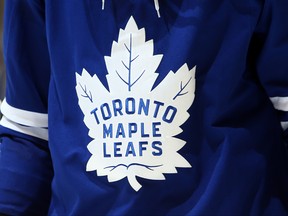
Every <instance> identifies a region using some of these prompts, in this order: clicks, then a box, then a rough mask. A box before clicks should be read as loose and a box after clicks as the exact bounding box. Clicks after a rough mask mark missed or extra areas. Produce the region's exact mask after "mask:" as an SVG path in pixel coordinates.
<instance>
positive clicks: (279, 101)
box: [270, 97, 288, 112]
mask: <svg viewBox="0 0 288 216" xmlns="http://www.w3.org/2000/svg"><path fill="white" fill-rule="evenodd" d="M270 100H271V102H272V103H273V105H274V107H275V109H277V110H281V111H286V112H288V97H270Z"/></svg>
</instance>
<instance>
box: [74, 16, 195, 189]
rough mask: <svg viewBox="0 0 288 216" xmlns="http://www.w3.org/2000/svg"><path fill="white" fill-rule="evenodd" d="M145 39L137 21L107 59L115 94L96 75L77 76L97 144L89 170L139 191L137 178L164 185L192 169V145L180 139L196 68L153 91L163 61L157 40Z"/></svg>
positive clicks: (122, 34)
mask: <svg viewBox="0 0 288 216" xmlns="http://www.w3.org/2000/svg"><path fill="white" fill-rule="evenodd" d="M145 36H146V35H145V29H144V28H142V29H138V27H137V24H136V22H135V20H134V19H133V17H131V18H130V19H129V21H128V23H127V25H126V27H125V29H120V32H119V38H118V41H117V42H116V41H114V42H113V44H112V50H111V56H105V62H106V67H107V70H108V75H107V81H108V85H109V90H107V89H106V88H105V87H104V86H103V84H102V83H101V81H100V80H99V79H98V77H97V75H96V74H95V75H93V76H91V75H90V74H89V73H88V72H87V71H86V70H85V69H83V71H82V73H81V74H78V73H76V92H77V96H78V99H79V106H80V108H81V110H82V112H83V114H84V123H85V124H86V126H87V127H88V128H89V136H90V137H91V138H92V141H91V142H90V143H89V144H88V150H89V151H90V153H91V154H92V155H91V157H90V159H89V161H88V163H87V167H86V170H87V171H96V173H97V175H98V176H107V178H108V181H109V182H114V181H119V180H121V179H123V178H126V177H127V179H128V181H129V183H130V185H131V187H132V188H133V189H134V190H135V191H138V190H139V189H140V188H141V187H142V185H141V184H140V183H139V181H138V180H137V177H141V178H145V179H150V180H164V179H165V176H164V174H165V173H177V170H176V168H180V167H181V168H190V167H191V165H190V164H189V163H188V161H187V160H186V159H185V158H184V157H183V156H182V155H180V154H179V153H178V151H179V150H180V149H181V148H182V147H183V146H184V145H185V144H186V142H185V141H184V140H181V139H179V138H176V137H175V136H176V135H178V134H180V133H181V132H182V129H181V128H180V126H181V125H182V124H183V123H184V122H185V121H186V120H187V119H188V118H189V113H188V112H187V110H188V109H189V107H190V106H191V105H192V103H193V100H194V91H195V67H194V68H193V69H191V70H189V68H188V66H187V64H184V65H183V66H182V67H181V68H180V69H179V70H178V71H177V72H176V73H174V72H173V71H170V72H169V73H168V75H167V76H166V77H165V79H164V80H163V81H162V82H161V83H160V84H159V85H158V86H156V87H155V88H154V89H153V90H152V87H153V84H154V82H155V81H156V78H157V76H158V74H157V73H156V69H157V68H158V66H159V64H160V62H161V60H162V57H163V55H154V54H153V51H154V50H153V49H154V46H153V40H149V41H146V38H145Z"/></svg>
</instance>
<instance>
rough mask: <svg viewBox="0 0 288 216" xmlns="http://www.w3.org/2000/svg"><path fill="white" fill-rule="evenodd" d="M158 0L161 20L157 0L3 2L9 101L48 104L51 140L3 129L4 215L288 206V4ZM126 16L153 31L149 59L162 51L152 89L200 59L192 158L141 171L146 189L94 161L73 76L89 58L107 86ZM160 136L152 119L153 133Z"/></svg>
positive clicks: (245, 211)
mask: <svg viewBox="0 0 288 216" xmlns="http://www.w3.org/2000/svg"><path fill="white" fill-rule="evenodd" d="M159 3H160V14H161V17H160V18H158V17H157V13H156V11H155V8H154V2H153V1H152V0H151V1H150V0H149V1H147V0H137V1H136V0H135V1H127V0H109V1H108V0H106V1H105V9H104V10H101V6H102V5H101V4H102V1H100V0H99V1H98V0H97V1H96V0H95V1H90V0H73V1H65V0H45V1H44V0H27V1H21V0H9V1H6V2H5V4H6V16H5V35H4V36H5V38H4V54H5V62H6V65H7V78H8V80H7V95H6V98H7V102H8V104H9V105H10V106H12V107H15V108H17V109H21V110H27V111H31V112H35V113H48V116H49V142H44V141H42V140H41V141H40V140H39V139H37V138H35V137H31V136H27V135H23V134H21V133H18V132H15V131H11V130H9V129H7V128H4V127H1V128H0V134H1V137H2V138H1V143H2V144H1V145H0V146H1V147H0V149H1V154H0V176H1V178H0V212H3V213H6V214H12V215H13V214H27V215H31V214H43V212H45V213H46V214H47V213H48V214H49V215H87V216H88V215H287V214H288V156H287V147H286V145H285V140H287V131H283V130H282V128H281V125H280V121H287V112H286V111H283V110H282V111H277V110H275V109H274V107H273V104H272V103H271V101H270V100H269V97H287V96H288V76H287V73H288V63H287V60H288V28H287V26H288V19H287V11H288V2H287V1H285V0H277V1H272V0H266V1H258V0H242V1H238V0H224V1H218V0H214V1H207V0H201V1H197V0H195V1H194V0H193V1H191V0H181V1H179V0H169V1H159ZM131 16H132V17H133V18H134V20H135V22H136V23H137V26H138V28H139V29H141V28H144V29H145V36H146V40H145V41H149V40H153V53H154V55H160V54H163V57H162V59H161V63H160V64H159V66H158V68H157V70H156V72H157V74H158V77H157V79H156V82H155V83H154V84H153V89H155V88H157V86H159V85H161V83H163V82H164V80H165V79H166V77H167V76H168V73H169V72H170V71H173V72H174V73H176V71H177V70H178V69H179V68H180V67H181V66H182V65H183V64H184V63H187V65H188V68H189V69H191V68H192V67H194V66H196V73H195V76H196V89H195V99H194V101H193V104H192V106H191V107H190V108H189V109H188V113H189V118H188V119H187V121H185V122H183V124H182V125H181V129H182V130H183V131H182V132H181V133H179V134H177V138H179V139H181V140H184V141H185V142H186V144H185V145H184V146H183V147H182V148H181V149H179V151H178V152H179V154H180V155H181V156H182V157H183V158H185V160H186V161H187V162H188V163H189V164H191V165H192V167H191V168H177V173H164V176H165V179H162V180H159V179H158V180H152V179H148V178H144V177H137V181H138V182H139V183H140V184H141V185H142V188H141V189H140V190H139V191H135V190H133V188H132V187H131V184H130V182H129V181H128V180H127V178H126V177H125V178H123V179H121V180H118V181H114V182H112V181H108V179H107V176H106V175H101V173H100V171H93V172H91V171H86V168H87V167H86V166H87V162H88V161H89V159H90V157H91V152H90V151H89V150H88V149H87V145H88V144H89V142H91V141H93V137H92V135H91V133H93V131H92V132H91V131H90V132H89V128H88V127H87V126H86V125H85V124H86V122H85V123H84V121H83V118H84V115H83V112H82V111H81V109H80V108H79V105H78V103H79V98H78V97H77V94H76V91H75V87H76V85H79V83H77V82H76V81H75V72H77V73H78V74H81V72H82V70H83V68H85V69H86V70H87V71H88V73H89V74H90V76H93V75H95V74H96V75H97V77H98V78H99V80H100V82H101V83H102V84H103V86H104V87H105V88H106V89H107V91H108V92H109V90H110V92H109V93H111V94H112V90H111V89H112V87H111V83H110V85H109V82H108V78H107V77H108V76H106V75H108V74H109V73H111V71H108V68H107V65H106V62H105V58H104V56H111V47H112V43H113V41H116V42H117V41H118V37H119V31H120V32H121V30H120V29H122V30H123V29H125V26H126V24H127V22H128V21H129V20H130V18H131ZM126 48H127V50H128V47H126ZM151 64H152V63H151ZM177 73H178V72H177ZM177 73H176V74H177ZM82 76H83V74H82ZM87 85H88V84H87ZM153 89H152V90H153ZM82 90H83V92H85V93H86V95H84V96H86V97H87V98H88V99H90V100H91V101H92V96H89V92H88V91H87V89H85V86H82ZM100 90H101V89H99V92H100ZM168 90H169V89H167V92H168ZM123 91H124V90H123ZM167 92H166V91H163V92H161V94H162V95H165V94H166V93H167ZM94 93H95V92H94ZM114 93H115V92H114ZM99 94H100V93H99ZM167 94H168V93H167ZM96 95H97V92H96ZM84 96H83V97H84ZM94 96H95V95H94ZM97 96H100V95H97ZM116 99H117V98H116ZM114 102H115V101H114ZM123 104H124V103H123ZM103 106H104V105H103ZM103 106H102V108H103ZM123 106H124V105H123ZM161 107H162V106H160V108H161ZM118 108H119V107H118ZM119 109H120V108H119ZM179 109H180V108H179ZM114 111H115V110H114ZM130 111H131V110H130ZM132 111H133V110H132ZM132 111H131V112H132ZM134 111H135V110H134ZM115 113H116V111H115ZM119 113H120V112H119ZM119 113H118V114H119ZM92 114H93V112H92V111H91V115H92ZM135 121H136V120H135ZM118 123H119V122H117V124H118ZM120 123H121V122H120ZM132 123H135V122H132ZM95 124H96V123H95ZM115 124H116V123H115ZM139 125H140V123H139ZM144 129H145V128H144ZM144 129H143V130H144ZM118 132H119V131H118ZM129 132H130V133H132V132H131V131H129ZM158 132H159V131H157V127H156V126H155V128H154V131H153V133H154V135H155V137H157V134H158ZM107 133H108V132H107ZM119 133H120V132H119ZM141 133H142V135H143V136H142V138H144V134H145V133H144V132H143V131H142V132H141ZM118 135H119V134H118ZM133 141H135V142H138V141H139V140H133ZM117 145H118V144H117V143H116V144H115V145H114V151H115V152H114V155H115V157H116V158H117V156H118V155H119V154H120V153H119V151H118V150H117V148H118V146H119V145H118V146H117ZM163 145H164V144H163ZM154 147H155V146H154ZM156 147H158V149H157V148H155V149H154V150H155V152H156V153H157V151H156V150H159V148H161V147H159V146H156ZM119 148H120V147H119ZM130 150H131V149H130ZM142 150H143V151H144V150H145V147H143V148H142ZM117 151H118V152H117ZM131 152H132V153H135V154H136V151H135V152H133V151H132V150H131V151H130V154H132V153H131ZM110 153H111V152H110ZM117 153H118V155H117ZM144 153H145V152H144ZM144 153H143V154H144ZM158 153H159V152H158ZM103 154H104V155H105V153H103ZM111 154H113V152H112V153H111ZM50 155H51V157H50ZM106 155H108V153H107V152H106ZM122 156H123V155H122ZM154 156H155V155H154ZM107 157H108V156H107ZM169 160H171V161H172V162H173V161H176V160H177V159H176V158H173V157H171V158H169ZM131 163H132V162H131ZM127 170H128V168H127ZM139 175H140V174H139ZM2 176H4V177H2ZM50 187H51V188H52V191H50ZM27 197H28V199H27ZM48 206H49V212H48Z"/></svg>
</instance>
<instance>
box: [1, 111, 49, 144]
mask: <svg viewBox="0 0 288 216" xmlns="http://www.w3.org/2000/svg"><path fill="white" fill-rule="evenodd" d="M0 125H2V126H4V127H6V128H9V129H11V130H14V131H17V132H20V133H23V134H26V135H30V136H34V137H37V138H40V139H43V140H46V141H48V129H47V128H39V127H27V126H23V125H19V124H17V123H15V122H13V121H11V120H9V119H8V118H6V117H5V116H3V117H2V119H1V121H0Z"/></svg>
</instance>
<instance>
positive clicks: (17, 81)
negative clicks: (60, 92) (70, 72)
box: [0, 0, 53, 215]
mask: <svg viewBox="0 0 288 216" xmlns="http://www.w3.org/2000/svg"><path fill="white" fill-rule="evenodd" d="M47 47H48V46H47V40H46V32H45V1H44V0H25V1H22V0H9V1H5V15H4V50H3V52H4V60H5V64H6V72H7V79H6V80H7V81H6V98H5V100H4V101H3V103H2V104H1V112H2V114H3V117H2V119H1V122H0V143H1V144H0V212H1V213H3V214H7V215H23V214H25V215H45V214H47V211H48V207H49V202H50V196H51V191H50V187H51V186H50V185H51V179H52V176H53V171H52V170H53V169H52V163H51V158H50V153H49V148H48V114H47V113H48V112H47V97H48V96H47V95H48V85H49V77H50V63H49V52H48V48H47Z"/></svg>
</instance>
